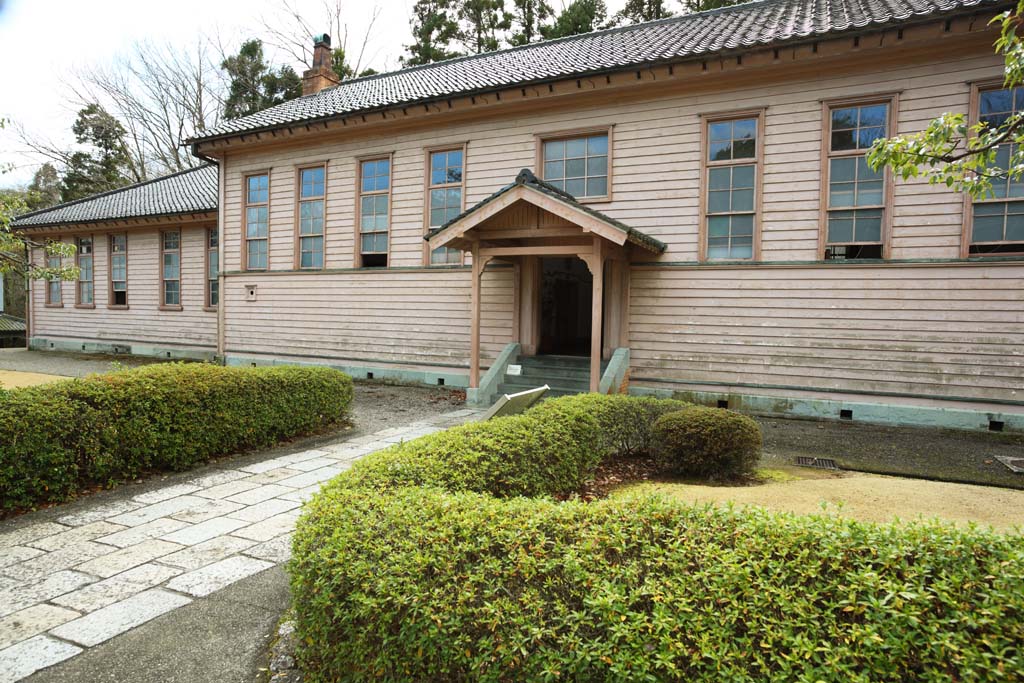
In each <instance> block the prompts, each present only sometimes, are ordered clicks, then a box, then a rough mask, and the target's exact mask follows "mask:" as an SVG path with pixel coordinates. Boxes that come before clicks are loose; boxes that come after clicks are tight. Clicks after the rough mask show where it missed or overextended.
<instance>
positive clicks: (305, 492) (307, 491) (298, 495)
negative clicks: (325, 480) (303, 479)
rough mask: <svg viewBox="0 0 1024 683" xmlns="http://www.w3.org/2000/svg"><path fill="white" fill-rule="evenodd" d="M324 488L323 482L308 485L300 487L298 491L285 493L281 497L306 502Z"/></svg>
mask: <svg viewBox="0 0 1024 683" xmlns="http://www.w3.org/2000/svg"><path fill="white" fill-rule="evenodd" d="M322 488H323V484H313V485H312V486H307V487H306V488H304V489H299V490H298V491H292V492H291V493H285V494H284V495H282V496H280V498H281V500H294V501H295V502H297V503H305V502H306V501H307V500H309V499H310V498H312V497H313V496H315V495H316V494H317V493H319V492H320V489H322Z"/></svg>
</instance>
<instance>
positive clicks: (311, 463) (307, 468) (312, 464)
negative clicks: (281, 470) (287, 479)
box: [289, 458, 338, 472]
mask: <svg viewBox="0 0 1024 683" xmlns="http://www.w3.org/2000/svg"><path fill="white" fill-rule="evenodd" d="M337 464H338V463H337V462H335V461H334V460H331V459H329V458H313V459H312V460H303V461H302V462H295V463H292V464H291V465H289V467H290V468H292V469H296V470H301V471H303V472H312V471H313V470H318V469H320V468H321V467H327V466H328V465H337Z"/></svg>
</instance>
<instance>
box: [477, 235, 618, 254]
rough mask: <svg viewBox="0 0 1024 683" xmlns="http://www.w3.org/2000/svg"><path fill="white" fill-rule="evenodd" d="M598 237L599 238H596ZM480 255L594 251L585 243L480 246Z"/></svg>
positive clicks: (590, 252)
mask: <svg viewBox="0 0 1024 683" xmlns="http://www.w3.org/2000/svg"><path fill="white" fill-rule="evenodd" d="M596 239H599V238H596ZM479 251H480V255H481V256H484V257H489V258H495V257H501V256H584V255H589V254H593V253H594V247H593V246H592V245H586V244H566V245H564V246H558V245H555V246H540V247H480V249H479Z"/></svg>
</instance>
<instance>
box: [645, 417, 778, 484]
mask: <svg viewBox="0 0 1024 683" xmlns="http://www.w3.org/2000/svg"><path fill="white" fill-rule="evenodd" d="M651 433H652V438H653V440H654V443H655V444H656V449H655V450H656V452H657V454H658V460H659V461H660V462H661V463H662V464H663V465H664V466H665V468H666V469H667V470H668V471H670V472H672V473H674V474H683V475H689V476H694V477H709V478H713V479H721V478H725V479H731V478H736V477H745V476H750V475H752V474H753V473H754V467H755V466H756V465H757V461H758V459H759V458H760V457H761V445H762V439H761V427H760V426H759V425H758V424H757V422H755V421H754V420H752V419H750V418H749V417H747V416H746V415H740V414H739V413H736V412H733V411H731V410H722V409H721V408H707V407H705V406H687V407H686V408H683V409H682V410H677V411H675V412H671V413H665V414H664V415H662V416H661V417H659V418H658V419H657V420H656V421H655V422H654V425H653V426H652V427H651Z"/></svg>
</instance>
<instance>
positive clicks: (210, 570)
mask: <svg viewBox="0 0 1024 683" xmlns="http://www.w3.org/2000/svg"><path fill="white" fill-rule="evenodd" d="M478 414H479V413H478V412H477V411H474V410H470V409H462V410H456V411H453V412H449V413H444V414H441V415H438V416H435V417H432V418H427V419H424V420H421V421H419V422H414V423H412V424H408V425H404V426H400V427H392V428H389V429H385V430H382V431H379V432H376V433H375V434H370V435H367V436H362V437H358V438H355V439H351V440H349V441H345V442H343V443H340V444H337V445H334V446H330V447H326V448H323V449H314V450H307V451H303V452H300V453H293V454H290V455H284V456H279V457H274V458H270V459H267V460H262V461H257V462H253V463H250V464H248V465H242V466H238V467H231V466H230V464H228V465H225V467H223V468H220V467H218V468H214V469H213V470H211V471H210V472H209V473H207V474H204V475H202V476H198V477H195V478H193V479H190V480H187V481H185V482H184V483H176V484H173V485H169V486H165V487H163V488H158V489H155V490H152V491H148V492H147V493H143V494H140V495H137V496H135V497H133V498H130V499H125V500H119V501H115V502H112V503H111V502H106V503H101V504H97V505H93V506H85V507H76V510H75V512H73V513H70V514H67V515H64V516H60V517H57V518H56V521H44V522H38V523H34V524H32V523H30V524H27V525H22V524H18V523H17V522H18V521H19V520H11V521H10V522H8V523H7V524H6V525H3V524H0V683H6V682H8V681H18V680H21V679H22V678H24V677H26V676H29V675H30V674H32V673H33V672H35V671H38V670H40V669H43V668H45V667H48V666H53V665H54V664H57V663H59V662H62V661H64V660H66V659H69V658H71V657H74V656H75V655H77V654H79V653H81V652H83V651H85V650H86V649H87V648H90V647H93V646H95V645H98V644H99V643H102V642H104V641H107V640H109V639H111V638H113V637H115V636H117V635H119V634H121V633H125V632H126V631H129V630H131V629H133V628H135V627H137V626H140V625H141V624H144V623H146V622H148V621H149V620H151V619H154V618H156V617H158V616H160V615H162V614H165V613H167V612H170V611H172V610H175V609H177V608H179V607H182V606H184V605H187V604H189V603H191V602H192V601H193V600H197V599H202V598H203V597H204V596H207V595H210V594H211V593H214V592H215V591H218V590H220V589H222V588H225V587H226V586H229V585H231V584H232V583H234V582H236V581H239V580H240V579H243V578H245V577H248V576H252V575H254V574H257V573H259V572H262V571H263V570H265V569H269V568H270V567H273V566H275V565H277V564H280V563H282V562H285V561H286V560H287V559H288V557H289V554H290V551H291V533H292V529H293V527H294V525H295V520H296V519H297V518H298V516H299V514H300V510H301V506H302V503H303V502H305V501H306V500H307V499H309V497H310V496H312V495H313V494H314V493H316V492H317V491H318V490H319V488H320V486H321V485H322V484H323V482H325V481H327V480H328V479H331V478H332V477H334V476H335V475H337V474H339V473H340V472H343V471H344V470H346V469H348V468H349V467H351V465H352V463H353V462H354V461H355V460H357V459H359V458H361V457H363V456H364V455H366V454H368V453H372V452H374V451H377V450H380V449H381V448H386V447H387V446H389V445H391V444H393V443H398V442H400V441H407V440H409V439H414V438H416V437H419V436H423V435H426V434H430V433H432V432H436V431H439V430H441V429H444V428H446V427H449V426H452V425H455V424H459V423H462V422H465V421H467V420H470V419H472V418H473V417H476V416H477V415H478ZM5 526H9V527H11V530H9V531H7V530H5V528H4V527H5Z"/></svg>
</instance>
